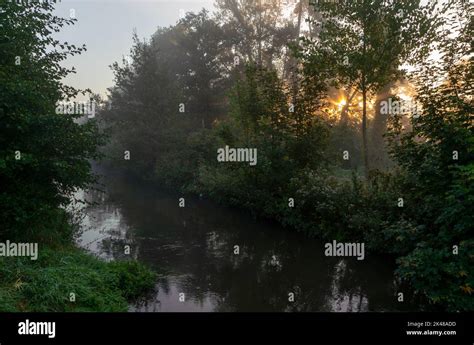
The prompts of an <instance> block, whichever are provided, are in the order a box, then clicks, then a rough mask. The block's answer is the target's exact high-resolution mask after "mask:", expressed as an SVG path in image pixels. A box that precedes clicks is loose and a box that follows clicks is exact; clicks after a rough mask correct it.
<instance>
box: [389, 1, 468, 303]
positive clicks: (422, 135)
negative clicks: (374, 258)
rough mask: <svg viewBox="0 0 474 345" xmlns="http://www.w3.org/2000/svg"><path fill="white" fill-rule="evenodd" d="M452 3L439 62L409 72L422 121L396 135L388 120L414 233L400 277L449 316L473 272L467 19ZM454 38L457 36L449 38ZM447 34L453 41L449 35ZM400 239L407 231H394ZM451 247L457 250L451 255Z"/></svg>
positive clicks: (464, 9) (396, 124)
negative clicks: (443, 307) (411, 74)
mask: <svg viewBox="0 0 474 345" xmlns="http://www.w3.org/2000/svg"><path fill="white" fill-rule="evenodd" d="M470 6H472V5H469V4H468V3H465V2H463V1H457V2H456V3H455V6H454V7H453V9H452V12H451V13H450V16H449V17H448V22H449V23H450V25H449V26H447V28H446V29H445V30H443V31H442V32H440V39H439V42H438V44H437V48H438V50H439V52H440V58H439V59H437V60H427V61H425V62H424V63H423V64H422V65H421V67H420V69H419V70H418V71H416V72H415V73H414V76H413V79H414V80H415V81H416V86H417V97H416V100H417V101H418V102H419V104H420V106H421V110H422V111H421V116H420V117H418V118H417V117H412V118H411V124H412V130H411V131H408V132H406V131H403V130H402V126H401V124H400V118H399V117H395V118H394V119H393V123H392V129H391V131H390V144H391V149H392V154H393V156H394V158H395V159H396V161H397V162H398V164H399V165H400V166H401V168H402V171H403V174H404V175H403V176H404V183H403V185H402V190H403V191H405V195H404V199H405V200H406V203H408V204H409V205H416V206H411V207H408V208H407V209H406V211H405V212H404V215H405V218H406V219H408V220H409V221H410V222H411V223H412V224H413V227H414V228H415V229H417V230H416V232H414V235H415V236H413V234H412V236H411V237H415V240H412V241H411V243H410V245H407V246H405V247H406V248H407V249H409V250H408V252H407V255H406V256H405V257H402V258H400V259H399V263H400V268H399V270H398V271H399V274H400V276H401V277H402V278H403V279H405V280H407V281H409V283H410V284H411V285H412V286H414V287H415V290H416V291H417V292H419V293H420V294H421V295H423V297H425V298H427V299H428V300H429V301H430V302H431V303H434V304H435V305H444V306H446V307H447V308H448V309H449V310H472V309H473V307H474V305H473V300H472V292H473V291H474V289H473V287H474V279H473V276H472V274H471V273H470V272H472V269H473V267H474V260H473V257H472V252H473V248H474V241H473V239H472V224H473V223H474V216H473V214H472V209H473V208H474V187H473V186H474V185H473V181H474V121H473V115H472V114H473V113H474V104H473V100H472V96H473V91H474V88H473V85H474V75H473V70H474V68H473V67H474V61H473V56H472V35H473V29H474V21H473V18H472V16H471V15H470ZM456 32H457V34H455V33H456ZM453 34H454V35H453ZM400 232H401V234H402V235H403V236H406V235H405V233H406V229H403V228H402V229H400ZM455 246H456V247H457V248H458V249H455Z"/></svg>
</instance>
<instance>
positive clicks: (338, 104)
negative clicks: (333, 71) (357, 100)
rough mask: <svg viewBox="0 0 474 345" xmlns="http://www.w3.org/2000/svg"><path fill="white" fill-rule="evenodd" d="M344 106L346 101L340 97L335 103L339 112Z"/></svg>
mask: <svg viewBox="0 0 474 345" xmlns="http://www.w3.org/2000/svg"><path fill="white" fill-rule="evenodd" d="M346 104H347V101H346V99H345V98H344V97H342V99H340V100H339V101H337V102H336V106H337V108H338V109H339V110H341V109H342V108H343V107H344V106H345V105H346Z"/></svg>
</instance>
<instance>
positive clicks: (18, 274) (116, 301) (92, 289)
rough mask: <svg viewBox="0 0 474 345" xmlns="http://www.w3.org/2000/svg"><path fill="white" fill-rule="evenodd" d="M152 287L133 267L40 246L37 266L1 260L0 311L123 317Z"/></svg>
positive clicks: (148, 276)
mask: <svg viewBox="0 0 474 345" xmlns="http://www.w3.org/2000/svg"><path fill="white" fill-rule="evenodd" d="M154 281H155V274H154V273H153V272H152V271H150V270H149V269H148V268H146V267H145V266H143V265H142V264H141V263H138V262H136V261H117V262H105V261H102V260H100V259H98V258H96V257H94V256H92V255H90V254H88V253H86V252H84V251H83V250H81V249H79V248H76V247H73V246H69V247H65V248H62V249H56V248H55V249H52V248H51V247H42V246H41V244H40V245H39V255H38V259H37V260H31V259H30V258H29V257H2V258H0V311H6V312H16V311H32V312H39V311H41V312H63V311H76V312H80V311H102V312H117V311H127V305H128V302H129V301H130V300H132V299H134V298H136V297H138V296H140V295H141V294H145V293H146V292H147V291H148V290H150V289H152V288H153V286H154ZM72 294H74V297H75V301H72V300H73V299H71V297H72V296H73V295H72Z"/></svg>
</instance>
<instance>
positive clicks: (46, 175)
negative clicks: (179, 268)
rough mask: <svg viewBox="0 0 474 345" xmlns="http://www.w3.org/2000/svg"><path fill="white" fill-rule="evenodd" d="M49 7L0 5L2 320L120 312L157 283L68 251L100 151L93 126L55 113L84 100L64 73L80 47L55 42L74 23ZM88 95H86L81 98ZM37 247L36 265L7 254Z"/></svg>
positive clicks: (127, 267)
mask: <svg viewBox="0 0 474 345" xmlns="http://www.w3.org/2000/svg"><path fill="white" fill-rule="evenodd" d="M53 9H54V4H53V2H52V1H22V2H17V1H5V0H2V1H1V2H0V28H1V30H0V47H1V49H0V243H1V245H2V250H1V255H0V312H7V311H9V312H11V311H35V312H39V311H42V312H49V311H127V309H128V301H129V300H131V299H135V298H136V297H137V296H139V295H141V294H142V293H144V292H146V291H147V290H149V289H150V288H152V287H153V284H154V280H155V275H154V273H153V272H151V271H149V270H148V269H147V268H145V267H144V266H143V265H142V264H140V263H138V262H134V261H121V262H114V263H106V262H103V261H101V260H99V259H97V258H95V257H93V256H91V255H89V254H87V253H85V252H84V251H82V250H80V249H79V248H77V247H76V246H75V243H74V238H75V237H76V236H77V234H78V230H79V229H78V222H77V219H76V218H75V216H76V214H74V213H72V212H68V211H67V209H68V206H69V205H70V203H71V200H72V199H73V198H74V193H75V192H76V191H77V190H78V189H81V188H87V187H88V186H90V185H91V184H93V183H94V181H95V177H94V175H93V174H92V173H91V165H90V161H91V160H94V159H98V158H99V157H100V156H101V155H100V153H99V146H100V145H102V144H104V143H105V140H104V139H105V138H104V136H103V135H102V134H100V131H99V128H98V126H97V123H96V122H95V121H90V122H87V123H82V124H80V122H79V121H78V117H80V115H70V116H69V115H64V114H62V113H58V111H57V104H58V102H63V101H67V100H71V99H73V98H74V97H75V96H77V95H78V94H80V93H81V91H80V90H76V89H74V88H71V87H69V86H67V85H65V84H63V83H62V81H61V80H62V79H63V78H64V77H65V76H67V75H68V74H69V73H71V72H73V71H72V70H69V69H67V68H64V67H62V66H61V62H62V61H63V60H65V59H66V58H67V57H68V56H71V55H76V54H80V53H81V52H83V51H84V50H85V47H78V46H75V45H73V44H68V43H67V42H59V41H58V40H56V39H54V38H53V37H52V33H54V32H58V31H60V30H61V29H62V28H63V27H64V26H68V25H71V24H73V23H74V22H75V19H64V18H59V17H57V16H55V15H53V14H52V12H53ZM82 93H85V91H82ZM9 243H10V244H11V243H13V244H15V245H17V244H20V245H24V244H36V245H37V253H36V254H37V257H36V258H35V259H34V260H33V259H30V257H28V256H18V255H17V254H18V253H15V254H14V255H8V254H7V255H6V253H5V248H9V247H10V246H9Z"/></svg>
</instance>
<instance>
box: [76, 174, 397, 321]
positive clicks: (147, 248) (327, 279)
mask: <svg viewBox="0 0 474 345" xmlns="http://www.w3.org/2000/svg"><path fill="white" fill-rule="evenodd" d="M103 183H104V184H105V187H102V188H103V189H105V191H106V192H105V193H102V192H98V191H88V192H87V193H86V198H87V199H88V200H89V201H93V202H97V204H96V205H93V206H90V207H88V208H87V209H86V217H85V218H84V219H83V221H82V224H83V228H84V232H83V234H82V236H81V238H80V239H79V242H80V244H81V246H83V247H85V248H87V249H89V250H90V251H92V252H94V253H96V254H97V255H99V256H101V257H103V258H105V259H108V260H111V259H123V258H126V257H127V255H125V254H124V246H126V245H130V249H131V253H130V255H129V256H132V257H134V258H137V259H138V260H140V261H143V262H145V263H147V264H149V265H150V266H152V267H156V268H157V269H159V270H163V269H164V270H166V272H167V273H166V274H163V275H161V276H160V277H159V279H158V281H157V282H156V288H155V293H154V294H152V295H150V296H149V297H148V298H147V299H146V300H144V301H141V302H140V303H137V304H136V305H131V306H130V311H173V312H174V311H382V310H387V311H392V310H397V309H398V308H399V305H398V302H397V301H396V296H395V295H396V291H395V287H394V279H393V271H392V270H393V263H391V262H390V260H388V259H385V258H381V257H374V256H373V255H370V253H366V257H365V260H362V261H358V260H357V259H356V258H355V257H354V258H345V259H341V258H337V257H326V256H324V243H323V242H321V241H318V240H314V239H308V238H306V237H305V236H304V235H303V234H301V233H295V232H293V231H290V230H289V229H283V228H282V227H281V226H279V225H276V224H271V223H269V222H264V221H256V220H254V219H253V218H252V217H251V216H250V215H249V214H248V213H246V212H244V211H240V210H235V209H231V208H226V207H222V206H219V205H217V204H215V203H213V202H210V201H207V200H200V199H199V198H190V197H186V198H185V200H186V207H185V208H180V207H179V205H178V199H179V197H181V195H173V194H171V193H169V192H163V191H158V190H157V189H156V187H153V186H150V185H146V184H143V183H139V182H136V181H133V180H131V179H124V178H117V177H115V178H104V181H103ZM235 245H238V246H239V247H240V254H239V255H235V254H234V246H235ZM290 292H293V293H294V294H295V301H294V302H289V301H288V294H289V293H290ZM180 293H184V298H185V301H184V302H180V301H179V297H180Z"/></svg>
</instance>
